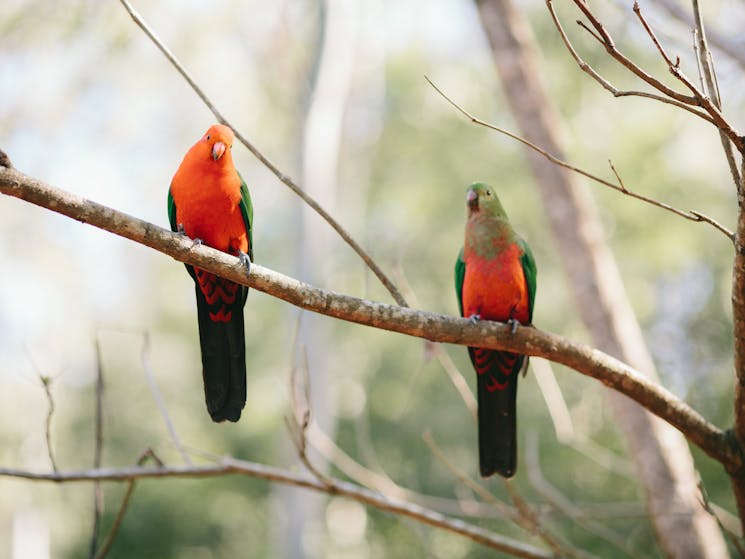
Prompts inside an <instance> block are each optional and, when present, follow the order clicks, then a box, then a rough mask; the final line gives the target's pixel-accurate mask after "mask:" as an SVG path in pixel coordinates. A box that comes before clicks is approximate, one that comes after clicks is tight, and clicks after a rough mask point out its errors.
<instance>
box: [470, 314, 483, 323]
mask: <svg viewBox="0 0 745 559" xmlns="http://www.w3.org/2000/svg"><path fill="white" fill-rule="evenodd" d="M468 320H470V321H471V323H472V324H476V323H477V322H478V321H479V320H481V315H480V314H478V313H476V314H472V315H471V316H469V317H468Z"/></svg>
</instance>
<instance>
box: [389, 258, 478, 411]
mask: <svg viewBox="0 0 745 559" xmlns="http://www.w3.org/2000/svg"><path fill="white" fill-rule="evenodd" d="M393 272H394V274H395V275H396V280H397V281H398V284H399V285H401V286H402V288H403V290H404V292H406V297H407V298H408V299H410V300H411V301H412V303H413V304H414V307H415V308H420V307H421V305H420V304H419V301H418V300H417V297H416V293H415V292H414V289H413V287H412V286H411V284H410V283H409V280H408V278H407V277H406V274H405V273H404V269H403V266H401V264H400V263H399V264H397V265H396V267H395V268H394V269H393ZM426 344H427V346H426V347H425V352H431V353H432V355H434V356H435V358H436V359H437V361H438V362H439V363H440V365H441V366H442V368H443V369H445V373H446V374H447V375H448V378H449V379H450V382H451V383H452V385H453V387H454V388H455V390H456V391H457V392H458V395H459V396H460V397H461V400H463V403H464V404H465V405H466V407H467V408H468V411H469V412H471V415H472V416H473V419H474V421H475V420H476V417H477V414H478V409H477V408H478V406H477V404H476V398H475V397H474V395H473V392H471V389H470V388H469V387H468V382H467V381H466V379H465V377H464V376H463V373H462V372H461V371H460V369H458V367H457V366H456V365H455V363H454V362H453V360H452V358H451V357H450V354H448V352H447V351H445V348H444V347H442V345H440V344H435V343H431V342H426Z"/></svg>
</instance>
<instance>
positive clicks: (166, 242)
mask: <svg viewBox="0 0 745 559" xmlns="http://www.w3.org/2000/svg"><path fill="white" fill-rule="evenodd" d="M0 192H1V193H3V194H7V195H10V196H14V197H16V198H20V199H22V200H25V201H27V202H30V203H32V204H36V205H38V206H42V207H45V208H47V209H50V210H53V211H55V212H58V213H61V214H63V215H66V216H68V217H71V218H73V219H76V220H77V221H80V222H82V223H88V224H90V225H93V226H95V227H99V228H101V229H104V230H106V231H109V232H111V233H114V234H116V235H119V236H121V237H125V238H127V239H130V240H133V241H135V242H137V243H140V244H143V245H146V246H149V247H151V248H153V249H155V250H157V251H159V252H162V253H164V254H167V255H169V256H171V257H173V258H175V259H176V260H179V261H180V262H184V263H186V264H191V265H193V266H198V267H200V268H203V269H205V270H207V271H209V272H212V273H215V274H217V275H219V276H222V277H224V278H227V279H229V280H232V281H235V282H238V283H242V284H244V285H248V286H250V287H253V288H255V289H257V290H259V291H262V292H264V293H267V294H269V295H272V296H274V297H277V298H279V299H282V300H284V301H286V302H288V303H291V304H293V305H295V306H298V307H301V308H304V309H307V310H311V311H314V312H317V313H320V314H325V315H327V316H331V317H333V318H338V319H342V320H346V321H348V322H355V323H357V324H363V325H366V326H372V327H375V328H380V329H384V330H390V331H393V332H399V333H402V334H407V335H410V336H416V337H419V338H424V339H427V340H430V341H434V342H445V343H452V344H459V345H471V346H479V347H485V348H491V349H502V350H509V351H515V352H518V353H524V354H527V355H535V356H539V357H543V358H545V359H549V360H551V361H555V362H556V363H561V364H563V365H566V366H567V367H570V368H572V369H575V370H576V371H578V372H580V373H582V374H585V375H587V376H591V377H593V378H595V379H597V380H599V381H600V382H602V383H603V384H605V385H606V386H609V387H610V388H613V389H614V390H617V391H619V392H621V393H623V394H625V395H626V396H628V397H629V398H631V399H633V400H635V401H636V402H638V403H639V404H641V405H642V406H644V407H645V408H646V409H648V410H649V411H650V412H652V413H654V414H655V415H658V416H659V417H660V418H662V419H664V420H665V421H667V422H668V423H670V424H671V425H673V426H674V427H676V428H677V429H678V430H680V431H681V432H683V433H684V434H685V435H686V436H687V437H688V439H689V440H690V441H691V442H693V443H694V444H696V445H697V446H699V447H700V448H701V449H702V450H703V451H704V452H706V453H707V454H708V455H709V456H711V457H712V458H714V459H715V460H717V461H719V462H721V463H722V464H723V465H724V467H725V468H727V470H728V471H730V472H738V471H742V470H743V458H742V455H741V453H740V452H739V450H738V449H739V446H737V445H733V444H732V442H731V441H730V439H729V438H728V437H727V434H726V433H725V432H723V431H722V430H720V429H719V428H718V427H716V426H715V425H713V424H711V423H709V422H708V421H707V420H706V419H705V418H704V417H702V416H701V415H700V414H699V413H698V412H697V411H695V410H694V409H693V408H691V407H690V406H689V405H688V404H686V403H685V402H683V401H682V400H680V399H678V398H677V397H675V396H674V395H673V394H671V393H670V392H669V391H668V390H667V389H665V388H664V387H662V386H660V385H658V384H656V383H655V382H653V381H651V380H649V379H648V378H646V377H645V376H644V375H642V374H641V373H639V372H638V371H636V370H635V369H633V368H631V367H630V366H628V365H626V364H625V363H622V362H620V361H619V360H618V359H615V358H613V357H611V356H609V355H608V354H606V353H603V352H602V351H599V350H597V349H594V348H592V347H589V346H586V345H584V344H580V343H577V342H574V341H572V340H569V339H567V338H563V337H561V336H559V335H557V334H552V333H549V332H543V331H541V330H538V329H535V328H530V327H518V329H517V330H516V332H515V333H514V334H513V333H512V331H511V328H510V327H509V326H507V325H505V324H501V323H497V322H490V321H482V322H479V323H476V324H474V323H472V322H471V321H470V320H468V319H465V318H456V317H453V316H448V315H443V314H437V313H432V312H427V311H418V310H413V309H410V308H405V307H397V306H395V305H387V304H384V303H378V302H374V301H367V300H364V299H359V298H357V297H352V296H349V295H342V294H339V293H335V292H332V291H328V290H325V289H321V288H318V287H314V286H311V285H308V284H306V283H303V282H301V281H298V280H296V279H294V278H291V277H288V276H285V275H283V274H280V273H278V272H274V271H272V270H269V269H267V268H264V267H262V266H260V265H258V264H254V265H253V266H251V273H250V274H249V275H247V274H246V269H245V267H244V266H243V264H242V263H241V262H240V260H238V259H237V258H235V257H233V256H231V255H229V254H227V253H224V252H220V251H218V250H215V249H212V248H210V247H207V246H204V245H196V244H194V243H193V242H192V241H191V240H190V239H188V238H186V237H184V236H182V235H178V234H175V233H173V232H171V231H169V230H166V229H163V228H161V227H158V226H157V225H154V224H152V223H148V222H146V221H143V220H141V219H138V218H135V217H132V216H130V215H127V214H125V213H123V212H119V211H116V210H114V209H112V208H108V207H106V206H103V205H101V204H98V203H96V202H93V201H91V200H87V199H85V198H82V197H80V196H77V195H74V194H71V193H69V192H65V191H62V190H59V189H57V188H54V187H51V186H49V185H47V184H45V183H43V182H41V181H39V180H37V179H34V178H32V177H29V176H27V175H24V174H23V173H21V172H20V171H17V170H15V169H6V168H0Z"/></svg>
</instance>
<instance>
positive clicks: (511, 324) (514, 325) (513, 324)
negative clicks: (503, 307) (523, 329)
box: [507, 318, 520, 334]
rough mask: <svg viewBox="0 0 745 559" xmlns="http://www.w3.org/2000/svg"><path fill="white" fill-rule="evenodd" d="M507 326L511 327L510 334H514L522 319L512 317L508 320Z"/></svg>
mask: <svg viewBox="0 0 745 559" xmlns="http://www.w3.org/2000/svg"><path fill="white" fill-rule="evenodd" d="M507 326H509V327H510V334H514V333H515V332H517V327H518V326H520V321H519V320H515V319H514V318H510V319H509V320H508V321H507Z"/></svg>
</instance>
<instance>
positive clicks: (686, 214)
mask: <svg viewBox="0 0 745 559" xmlns="http://www.w3.org/2000/svg"><path fill="white" fill-rule="evenodd" d="M424 78H425V79H426V80H427V81H428V82H429V84H430V85H431V86H432V87H433V88H434V89H435V91H437V93H439V94H440V95H441V96H442V97H443V98H444V99H445V100H446V101H447V102H448V103H450V104H451V105H452V106H453V107H455V108H456V109H457V110H458V111H459V112H460V113H461V114H463V115H464V116H465V117H466V118H468V119H469V120H470V121H471V122H473V123H474V124H478V125H479V126H483V127H485V128H489V129H490V130H494V131H495V132H499V133H500V134H504V135H505V136H507V137H509V138H512V139H513V140H515V141H517V142H520V143H521V144H523V145H524V146H527V147H529V148H530V149H532V150H533V151H535V152H537V153H539V154H541V155H542V156H543V157H545V158H546V159H548V160H549V161H551V162H552V163H554V164H556V165H558V166H559V167H563V168H564V169H567V170H569V171H572V172H574V173H577V174H579V175H582V176H583V177H586V178H588V179H590V180H592V181H594V182H596V183H598V184H601V185H603V186H607V187H608V188H612V189H613V190H616V191H618V192H621V193H622V194H625V195H627V196H630V197H632V198H636V199H637V200H641V201H642V202H646V203H647V204H651V205H652V206H656V207H658V208H661V209H663V210H667V211H668V212H671V213H674V214H675V215H677V216H679V217H682V218H684V219H687V220H688V221H693V222H699V223H708V224H709V225H711V226H713V227H714V228H715V229H717V230H718V231H720V232H721V233H724V234H725V235H726V236H727V237H728V238H729V239H730V241H733V242H734V237H735V235H734V233H733V232H732V231H730V230H729V229H727V228H726V227H725V226H724V225H722V224H721V223H719V222H718V221H716V220H715V219H713V218H711V217H708V216H706V215H704V214H702V213H701V212H698V211H694V210H688V211H685V210H680V209H678V208H676V207H674V206H671V205H670V204H666V203H665V202H660V201H659V200H655V199H654V198H651V197H649V196H645V195H644V194H639V193H637V192H633V191H631V190H629V189H628V188H627V187H626V185H624V184H623V181H622V180H621V177H620V176H619V174H618V172H617V171H616V168H615V167H614V166H613V163H610V162H609V163H610V167H611V170H612V171H613V173H614V174H615V176H616V179H617V180H618V183H617V184H614V183H612V182H610V181H607V180H605V179H603V178H601V177H599V176H597V175H593V174H592V173H590V172H589V171H585V170H584V169H581V168H579V167H576V166H574V165H572V164H571V163H567V162H566V161H564V160H563V159H559V158H558V157H556V156H555V155H552V154H551V153H549V152H547V151H546V150H544V149H543V148H541V147H540V146H537V145H536V144H534V143H533V142H531V141H530V140H527V139H525V138H523V137H522V136H518V135H517V134H514V133H512V132H509V131H508V130H505V129H504V128H500V127H499V126H496V125H494V124H490V123H488V122H486V121H484V120H481V119H480V118H478V117H476V116H474V115H473V114H471V113H470V112H468V111H467V110H466V109H464V108H463V107H461V106H460V105H459V104H458V103H456V102H455V101H453V100H452V99H451V98H450V97H448V96H447V95H446V94H445V93H444V92H443V91H442V90H441V89H440V88H439V87H437V86H436V85H435V84H434V83H433V82H432V81H431V80H430V79H429V78H428V77H427V76H425V77H424Z"/></svg>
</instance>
